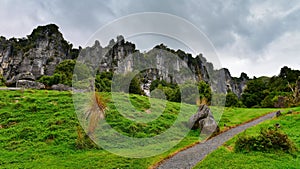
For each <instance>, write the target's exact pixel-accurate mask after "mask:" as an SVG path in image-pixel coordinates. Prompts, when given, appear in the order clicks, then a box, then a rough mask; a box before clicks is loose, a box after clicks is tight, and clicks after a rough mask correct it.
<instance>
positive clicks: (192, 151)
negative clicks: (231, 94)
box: [157, 112, 275, 169]
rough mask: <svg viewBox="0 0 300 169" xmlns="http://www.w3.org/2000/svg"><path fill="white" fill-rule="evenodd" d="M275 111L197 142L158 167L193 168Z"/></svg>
mask: <svg viewBox="0 0 300 169" xmlns="http://www.w3.org/2000/svg"><path fill="white" fill-rule="evenodd" d="M274 115H275V112H274V113H270V114H267V115H265V116H262V117H260V118H258V119H256V120H253V121H251V122H248V123H245V124H242V125H240V126H238V127H235V128H232V129H230V130H228V131H226V132H224V133H221V134H219V135H217V136H215V137H213V138H211V139H209V140H207V141H206V142H204V143H199V144H196V145H195V146H193V147H191V148H188V149H186V150H183V151H181V152H179V153H177V154H176V155H174V156H173V157H171V158H169V159H167V160H166V161H163V162H162V163H161V164H160V165H159V166H158V167H157V168H158V169H190V168H193V167H194V166H195V165H196V164H197V163H198V162H199V161H201V160H202V159H203V158H204V157H205V156H206V155H208V154H209V153H211V152H212V151H214V150H216V149H217V148H218V147H219V146H221V145H223V144H224V143H225V142H226V141H228V140H229V139H231V138H232V137H233V136H235V135H237V134H239V133H241V132H243V131H244V130H246V129H247V128H249V127H252V126H254V125H256V124H259V123H261V122H263V121H265V120H267V119H270V118H272V117H274Z"/></svg>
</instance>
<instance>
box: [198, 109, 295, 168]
mask: <svg viewBox="0 0 300 169" xmlns="http://www.w3.org/2000/svg"><path fill="white" fill-rule="evenodd" d="M293 110H294V111H295V112H299V111H300V108H299V107H297V108H293ZM276 123H279V124H280V126H281V127H280V129H281V130H282V131H283V132H285V133H286V134H287V135H288V136H289V138H290V139H291V140H292V141H293V142H294V143H295V145H296V146H297V147H298V149H299V148H300V130H299V126H300V114H299V113H293V114H285V115H284V116H280V117H278V118H274V119H271V120H268V121H265V122H263V123H261V124H259V125H257V126H254V127H252V128H249V129H248V130H246V131H245V133H246V134H249V135H253V136H255V135H258V133H259V132H260V130H261V128H268V127H272V126H274V124H276ZM245 133H241V134H245ZM241 134H239V135H241ZM239 135H237V136H235V137H234V138H232V139H231V140H229V141H228V142H226V143H225V144H224V145H223V146H221V147H220V148H219V149H217V150H216V151H214V152H213V153H211V154H209V155H208V156H207V157H206V158H205V159H204V160H203V161H202V162H200V163H198V165H197V166H196V167H195V168H209V169H211V168H217V169H219V168H249V169H254V168H255V169H256V168H261V169H264V168H272V169H273V168H278V169H283V168H289V169H290V168H299V167H300V152H299V151H298V152H297V151H296V152H294V153H285V152H282V151H275V150H274V151H269V152H257V151H251V152H248V153H237V152H234V150H233V148H234V144H235V141H236V140H237V138H238V136H239Z"/></svg>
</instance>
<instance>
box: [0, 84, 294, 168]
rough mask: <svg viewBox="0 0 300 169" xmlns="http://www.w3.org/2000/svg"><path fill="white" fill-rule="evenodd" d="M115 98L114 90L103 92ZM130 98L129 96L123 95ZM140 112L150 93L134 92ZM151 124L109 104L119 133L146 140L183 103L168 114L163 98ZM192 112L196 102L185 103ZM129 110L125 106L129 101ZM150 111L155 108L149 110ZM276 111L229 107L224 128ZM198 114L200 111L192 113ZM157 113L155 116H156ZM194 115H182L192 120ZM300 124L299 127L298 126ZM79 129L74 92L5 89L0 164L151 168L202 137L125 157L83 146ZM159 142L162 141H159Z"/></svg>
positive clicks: (0, 101)
mask: <svg viewBox="0 0 300 169" xmlns="http://www.w3.org/2000/svg"><path fill="white" fill-rule="evenodd" d="M102 95H103V96H104V97H105V98H108V99H110V94H108V93H103V94H102ZM125 97H127V96H126V95H125V94H120V95H118V96H117V98H118V99H120V100H121V99H123V98H125ZM130 101H131V103H132V104H133V105H134V107H135V109H136V111H130V109H129V107H128V110H129V112H131V113H132V116H136V115H140V113H141V112H143V111H145V110H147V109H149V108H150V103H149V100H148V98H147V97H143V96H138V95H131V96H130ZM151 104H156V105H158V106H157V107H156V108H157V110H156V109H153V110H152V112H153V114H150V115H149V118H150V119H151V118H155V116H158V115H159V116H158V117H157V119H156V120H155V121H153V122H152V121H150V122H148V123H147V124H146V125H139V124H136V123H135V122H133V121H131V120H129V119H126V118H122V117H121V116H120V113H119V112H118V111H117V110H116V108H115V106H114V104H113V103H112V102H108V107H109V110H108V111H107V112H106V118H107V121H109V123H110V124H111V125H112V126H113V127H114V129H116V130H117V131H119V132H121V133H122V132H123V133H124V134H126V135H128V136H131V137H137V138H143V137H152V136H155V135H156V134H159V133H161V132H163V131H165V130H166V129H167V128H169V127H170V126H171V125H172V124H173V122H174V121H175V120H176V118H177V114H178V111H179V110H180V108H181V107H180V106H181V105H180V104H179V103H172V102H168V103H167V106H166V108H165V109H164V107H161V109H164V111H163V113H162V114H161V115H160V114H156V113H155V112H159V111H161V110H158V109H159V108H160V104H161V101H160V100H154V101H153V103H151ZM185 106H186V107H187V109H190V110H191V111H193V110H195V106H193V105H185ZM124 107H125V108H126V105H124ZM150 109H151V108H150ZM274 110H275V109H244V108H226V109H225V110H224V114H223V116H222V118H221V120H220V126H221V129H222V130H224V129H226V127H224V124H226V126H227V127H230V126H235V125H238V124H241V123H243V122H244V121H249V120H250V119H253V118H256V117H258V116H261V115H263V114H266V113H268V112H271V111H274ZM192 113H195V112H192ZM151 116H154V117H151ZM188 119H189V117H186V118H182V119H180V120H181V121H182V122H184V121H187V120H188ZM298 126H299V125H298ZM78 131H82V129H81V128H80V125H79V122H78V119H77V115H76V113H75V111H74V105H73V102H72V94H71V93H70V92H58V91H46V90H25V91H0V168H148V167H149V166H151V165H153V164H155V163H156V162H158V161H160V160H161V159H163V158H165V157H167V156H168V155H170V154H172V153H174V152H176V151H178V150H180V149H182V148H184V147H186V146H188V145H190V144H192V143H195V142H197V141H199V131H191V132H189V133H188V135H187V136H186V137H185V138H184V139H183V140H182V141H181V142H180V143H179V144H177V145H176V146H174V147H173V148H172V149H170V150H168V151H166V152H164V153H162V154H160V155H157V156H154V157H148V158H126V157H121V156H117V155H114V154H112V153H110V152H108V151H106V150H103V149H101V148H81V149H80V148H78V145H77V144H76V143H77V142H78ZM157 146H160V145H157Z"/></svg>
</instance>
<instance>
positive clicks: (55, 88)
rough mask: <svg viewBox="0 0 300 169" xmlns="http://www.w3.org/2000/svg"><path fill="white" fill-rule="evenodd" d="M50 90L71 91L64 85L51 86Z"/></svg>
mask: <svg viewBox="0 0 300 169" xmlns="http://www.w3.org/2000/svg"><path fill="white" fill-rule="evenodd" d="M51 89H52V90H58V91H68V90H72V88H71V87H69V86H67V85H64V84H56V85H52V86H51Z"/></svg>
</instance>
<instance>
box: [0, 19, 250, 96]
mask: <svg viewBox="0 0 300 169" xmlns="http://www.w3.org/2000/svg"><path fill="white" fill-rule="evenodd" d="M58 29H59V28H58V26H56V25H54V24H49V25H45V26H39V27H37V28H36V29H34V30H33V32H32V33H31V34H30V35H28V36H27V37H26V38H19V39H16V38H11V39H6V38H4V37H0V75H3V78H4V80H5V81H6V85H7V86H16V85H17V84H23V83H24V82H25V81H24V80H26V83H27V84H29V83H30V85H25V86H32V85H37V86H35V87H34V86H32V87H34V88H39V86H40V85H39V84H38V83H34V82H36V81H37V80H38V79H39V78H40V77H41V76H43V75H47V76H51V75H53V73H54V71H55V67H56V66H57V65H58V64H59V63H60V62H62V61H63V60H66V59H76V58H77V57H78V55H79V53H80V56H79V57H78V58H86V57H88V59H87V60H85V64H87V65H88V66H92V67H93V68H94V70H96V71H100V72H103V71H115V70H116V69H120V70H122V71H123V72H130V71H132V70H134V69H135V68H136V66H137V64H136V63H141V62H143V61H145V58H146V61H149V60H150V61H153V62H154V63H155V65H156V68H152V69H147V70H145V71H144V72H143V73H142V77H143V83H144V84H143V86H145V88H147V87H148V88H149V86H150V84H151V82H152V81H153V80H156V79H160V80H165V81H167V82H176V83H182V82H184V81H186V80H188V79H189V78H190V77H188V76H179V77H180V78H177V79H176V78H174V74H176V75H177V74H178V73H180V70H181V69H184V68H186V66H187V67H188V68H189V70H190V71H191V72H192V73H193V74H194V75H195V77H194V78H195V79H196V80H198V81H199V80H203V81H205V82H207V83H209V84H210V85H211V87H212V90H213V91H215V92H218V93H226V92H227V91H228V90H231V91H233V93H235V94H236V95H237V96H240V95H241V93H242V91H243V89H244V88H245V84H246V81H247V79H246V78H244V77H242V76H241V77H240V78H233V77H231V75H230V72H229V71H228V70H227V69H221V70H215V69H214V67H213V64H212V63H209V62H208V61H207V60H206V59H205V58H204V57H203V56H202V54H199V55H198V56H196V57H195V58H193V57H192V55H191V54H188V53H185V52H184V51H182V50H177V51H175V50H173V49H169V48H167V47H166V46H165V45H163V44H161V45H157V46H156V47H154V48H153V49H152V50H150V51H148V52H146V53H140V52H139V51H138V50H136V47H135V44H133V43H131V42H128V41H125V39H124V37H123V36H118V37H117V39H116V41H115V40H111V41H110V42H109V45H108V46H106V47H102V46H101V44H100V42H99V41H95V44H94V45H93V46H91V47H86V48H84V49H81V48H79V49H74V48H73V46H72V44H69V43H68V42H67V41H66V40H65V39H64V38H63V35H62V34H61V33H60V32H59V30H58ZM170 54H172V55H177V56H178V59H181V60H182V61H183V62H184V63H185V64H182V62H179V60H176V59H175V60H168V57H165V56H166V55H170ZM134 55H135V56H138V57H132V56H134ZM124 58H129V59H127V62H126V63H125V64H122V65H120V63H121V62H122V61H123V60H124ZM130 58H132V59H130ZM136 58H138V59H136ZM147 58H148V60H147ZM149 58H151V59H149ZM134 59H135V60H134ZM81 61H83V59H81ZM166 64H167V65H169V67H168V66H165V65H166ZM182 72H183V73H184V71H181V73H182ZM172 73H173V74H172ZM20 82H21V83H20ZM145 90H146V89H145Z"/></svg>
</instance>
